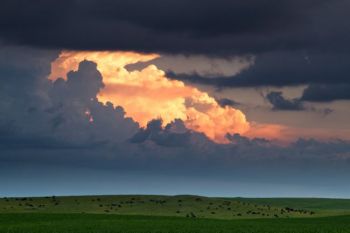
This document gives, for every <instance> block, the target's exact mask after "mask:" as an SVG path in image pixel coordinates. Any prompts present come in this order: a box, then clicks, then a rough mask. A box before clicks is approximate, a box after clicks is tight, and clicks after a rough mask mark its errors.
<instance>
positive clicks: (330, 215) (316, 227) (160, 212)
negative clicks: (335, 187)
mask: <svg viewBox="0 0 350 233" xmlns="http://www.w3.org/2000/svg"><path fill="white" fill-rule="evenodd" d="M2 232H6V233H12V232H13V233H19V232H21V233H36V232H42V233H44V232H47V233H51V232H55V233H60V232H75V233H80V232H84V233H88V232H91V233H93V232H96V233H97V232H101V233H104V232H133V233H143V232H159V233H161V232H173V233H185V232H189V233H190V232H203V233H205V232H208V233H209V232H242V233H244V232H250V233H253V232H261V233H263V232H291V233H292V232H295V233H299V232H300V233H302V232H315V233H316V232H330V233H333V232H334V233H340V232H350V200H347V199H312V198H311V199H310V198H261V199H259V198H258V199H254V198H208V197H200V196H189V195H183V196H142V195H122V196H79V197H74V196H73V197H36V198H1V199H0V233H2Z"/></svg>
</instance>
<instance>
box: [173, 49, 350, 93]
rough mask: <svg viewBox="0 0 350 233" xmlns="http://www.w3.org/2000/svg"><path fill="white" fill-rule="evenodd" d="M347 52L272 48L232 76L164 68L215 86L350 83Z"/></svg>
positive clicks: (177, 75) (188, 78)
mask: <svg viewBox="0 0 350 233" xmlns="http://www.w3.org/2000/svg"><path fill="white" fill-rule="evenodd" d="M349 67H350V54H347V53H341V54H338V53H334V54H328V53H312V52H302V51H295V52H274V53H267V54H263V55H258V56H256V58H255V64H254V65H253V66H252V67H251V68H249V69H247V70H244V71H242V72H241V73H239V74H238V75H235V76H233V77H215V78H210V79H209V78H206V77H202V76H200V75H198V74H176V73H174V72H168V76H169V77H170V78H173V79H178V80H182V81H185V82H190V83H198V84H205V85H212V86H216V87H218V88H225V87H226V88H228V87H257V86H276V87H281V86H296V85H302V84H310V83H321V84H336V83H342V84H344V83H350V78H349V77H350V76H349V73H350V69H349Z"/></svg>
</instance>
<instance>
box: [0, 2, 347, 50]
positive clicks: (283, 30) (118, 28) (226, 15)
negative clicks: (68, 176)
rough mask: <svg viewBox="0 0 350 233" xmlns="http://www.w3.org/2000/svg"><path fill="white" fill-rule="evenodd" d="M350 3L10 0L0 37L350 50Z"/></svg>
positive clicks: (128, 46)
mask: <svg viewBox="0 0 350 233" xmlns="http://www.w3.org/2000/svg"><path fill="white" fill-rule="evenodd" d="M347 9H349V2H348V1H343V0H335V1H332V2H329V1H325V0H311V1H301V0H297V1H291V0H269V1H259V0H248V1H241V0H233V1H232V0H231V1H230V0H219V1H217V0H205V1H186V0H151V1H141V0H131V1H122V0H117V1H112V0H102V1H101V0H99V1H97V0H88V1H79V0H74V1H68V0H63V1H41V0H37V1H34V2H33V1H30V2H29V1H21V0H11V1H10V0H8V1H2V2H1V7H0V20H1V22H2V23H1V24H0V31H1V34H0V38H2V40H3V41H4V42H6V43H18V44H26V45H33V46H39V47H50V48H58V49H62V48H66V49H68V48H69V49H88V50H92V49H95V50H96V49H117V50H120V49H121V50H139V51H152V52H171V53H202V54H227V55H230V54H247V53H260V52H266V51H267V52H269V51H272V50H295V49H298V50H299V49H310V50H317V51H318V50H320V49H322V50H328V51H335V50H339V51H349V48H348V46H346V47H344V45H347V43H346V41H347V40H346V39H345V38H348V36H349V32H348V30H346V28H347V26H348V20H347V19H348V17H347V13H348V10H347ZM331 41H332V43H329V42H331Z"/></svg>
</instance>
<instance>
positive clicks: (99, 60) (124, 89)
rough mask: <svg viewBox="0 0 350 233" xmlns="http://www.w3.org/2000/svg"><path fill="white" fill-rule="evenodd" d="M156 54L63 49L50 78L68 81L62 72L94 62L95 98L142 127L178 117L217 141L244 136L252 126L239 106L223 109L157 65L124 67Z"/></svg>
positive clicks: (52, 68)
mask: <svg viewBox="0 0 350 233" xmlns="http://www.w3.org/2000/svg"><path fill="white" fill-rule="evenodd" d="M157 57H159V55H157V54H140V53H134V52H81V51H63V52H61V54H60V55H59V57H58V58H57V59H56V60H55V61H54V62H53V63H52V67H51V74H50V77H49V78H50V79H51V80H55V79H57V78H59V77H62V78H64V79H66V74H67V73H68V72H69V71H71V70H73V71H76V70H77V69H78V66H79V63H80V62H81V61H83V60H89V61H93V62H95V63H96V64H97V69H98V70H99V71H100V72H101V74H102V77H103V83H104V85H105V86H104V88H102V89H101V90H100V92H99V94H98V99H99V101H101V102H104V103H107V102H111V103H113V104H115V105H120V106H122V107H123V108H124V109H125V111H126V115H127V116H128V117H131V118H133V119H134V120H135V121H137V122H138V123H139V124H140V125H141V126H143V127H145V126H146V125H147V123H148V122H149V121H151V120H153V119H157V118H161V119H162V120H163V126H165V125H166V124H168V123H170V122H172V121H174V120H175V119H181V120H182V121H184V123H185V126H186V127H187V128H189V129H192V130H194V131H197V132H202V133H204V134H205V135H207V136H208V137H209V138H210V139H212V140H214V141H215V142H218V143H227V142H228V140H227V138H226V134H227V133H231V134H232V133H239V134H243V135H244V134H245V133H247V132H248V131H249V130H250V124H249V122H248V121H247V120H246V117H245V115H244V114H243V113H242V112H241V111H240V110H238V109H235V108H233V107H231V106H225V107H222V106H220V104H219V103H218V102H217V101H216V100H215V99H214V98H212V97H210V96H209V95H208V94H207V93H206V92H202V91H200V90H198V89H197V88H194V87H192V86H187V85H185V84H184V83H183V82H181V81H177V80H170V79H168V78H167V77H166V76H165V72H164V71H162V70H160V69H159V68H157V67H156V66H155V65H149V66H147V67H145V68H144V69H142V70H135V71H128V70H127V69H126V68H125V66H126V65H129V64H135V63H138V62H147V61H151V60H152V59H155V58H157Z"/></svg>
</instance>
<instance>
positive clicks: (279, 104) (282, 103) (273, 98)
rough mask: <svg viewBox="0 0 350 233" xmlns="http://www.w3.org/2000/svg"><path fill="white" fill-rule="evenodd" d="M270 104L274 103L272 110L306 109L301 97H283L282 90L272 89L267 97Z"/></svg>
mask: <svg viewBox="0 0 350 233" xmlns="http://www.w3.org/2000/svg"><path fill="white" fill-rule="evenodd" d="M265 98H266V99H267V100H268V101H269V102H270V104H272V110H276V111H279V110H282V111H283V110H287V111H301V110H305V107H304V105H303V103H302V101H300V99H298V98H296V99H291V100H289V99H286V98H284V97H283V95H282V92H280V91H272V92H269V93H268V94H267V95H266V97H265Z"/></svg>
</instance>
